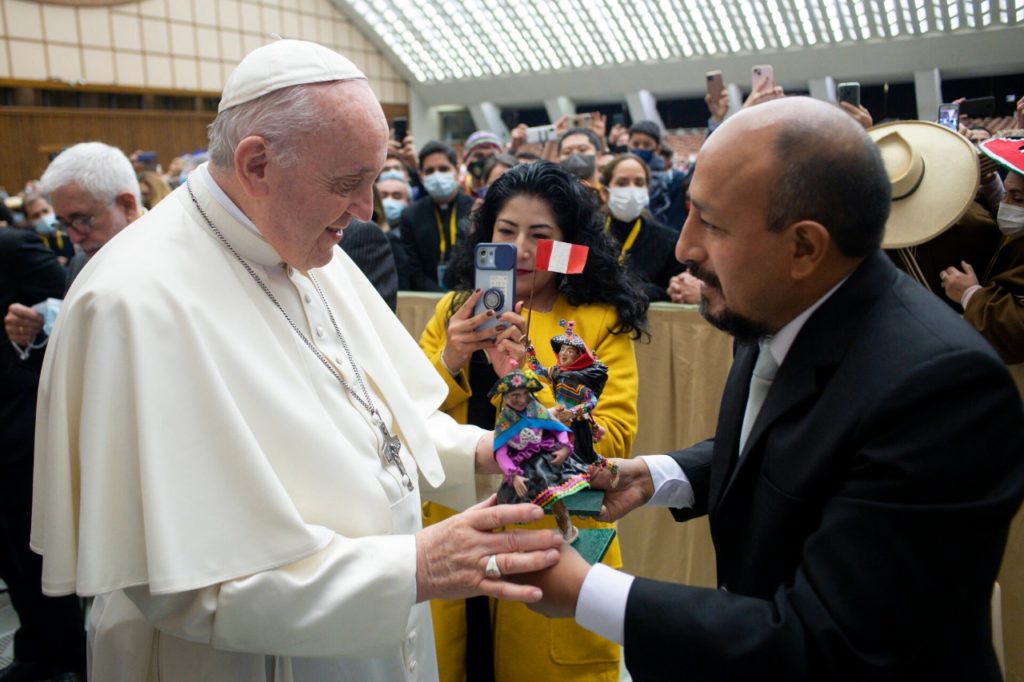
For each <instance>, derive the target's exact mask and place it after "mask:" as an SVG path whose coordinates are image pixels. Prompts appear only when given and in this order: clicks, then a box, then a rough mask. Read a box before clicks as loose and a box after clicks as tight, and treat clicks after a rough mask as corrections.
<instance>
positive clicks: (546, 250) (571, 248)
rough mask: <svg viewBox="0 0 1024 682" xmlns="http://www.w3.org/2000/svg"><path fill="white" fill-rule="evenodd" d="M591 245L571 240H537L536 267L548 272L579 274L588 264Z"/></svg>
mask: <svg viewBox="0 0 1024 682" xmlns="http://www.w3.org/2000/svg"><path fill="white" fill-rule="evenodd" d="M588 251H590V248H589V247H586V246H580V245H579V244H570V243H569V242H556V241H554V240H552V239H538V240H537V264H536V266H535V267H536V269H538V270H547V271H548V272H561V273H564V274H566V275H578V274H579V273H581V272H583V266H584V265H586V264H587V252H588Z"/></svg>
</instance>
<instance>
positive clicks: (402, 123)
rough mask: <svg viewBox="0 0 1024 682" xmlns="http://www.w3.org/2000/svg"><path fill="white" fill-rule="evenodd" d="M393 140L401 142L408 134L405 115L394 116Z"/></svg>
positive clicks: (407, 121) (407, 123)
mask: <svg viewBox="0 0 1024 682" xmlns="http://www.w3.org/2000/svg"><path fill="white" fill-rule="evenodd" d="M394 123H395V140H396V141H397V142H398V143H399V144H401V143H402V142H403V141H404V140H405V138H406V136H407V135H408V134H409V119H407V118H406V117H405V116H395V121H394Z"/></svg>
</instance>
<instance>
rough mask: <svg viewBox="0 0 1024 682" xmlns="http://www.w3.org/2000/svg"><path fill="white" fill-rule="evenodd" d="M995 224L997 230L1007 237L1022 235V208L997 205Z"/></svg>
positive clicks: (1023, 210) (1023, 226)
mask: <svg viewBox="0 0 1024 682" xmlns="http://www.w3.org/2000/svg"><path fill="white" fill-rule="evenodd" d="M996 222H997V223H999V229H1000V230H1002V231H1003V234H1005V235H1006V236H1007V237H1019V236H1021V235H1024V207H1021V206H1016V205H1014V204H999V212H998V213H996Z"/></svg>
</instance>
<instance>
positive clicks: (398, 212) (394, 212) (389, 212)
mask: <svg viewBox="0 0 1024 682" xmlns="http://www.w3.org/2000/svg"><path fill="white" fill-rule="evenodd" d="M380 203H381V204H383V205H384V217H385V218H387V219H388V224H389V225H391V226H392V227H394V226H395V225H397V224H398V221H399V220H401V219H402V209H404V208H405V203H404V202H403V201H402V200H401V199H394V198H392V197H387V198H386V199H383V200H382V201H381V202H380Z"/></svg>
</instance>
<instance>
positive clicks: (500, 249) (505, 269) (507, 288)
mask: <svg viewBox="0 0 1024 682" xmlns="http://www.w3.org/2000/svg"><path fill="white" fill-rule="evenodd" d="M473 265H474V267H475V269H476V278H475V282H474V283H475V285H476V288H477V289H483V292H484V294H483V296H481V297H480V300H479V301H477V302H476V307H475V308H474V309H473V313H474V314H475V315H479V314H481V313H483V312H486V311H487V310H493V311H494V317H492V318H490V319H489V320H486V321H485V322H484V323H483V324H481V325H480V326H479V327H478V329H487V328H488V327H493V326H495V325H496V324H498V315H500V314H501V313H504V312H507V311H510V310H513V309H514V308H515V305H516V247H515V245H514V244H492V243H485V244H477V246H476V249H475V251H474V253H473Z"/></svg>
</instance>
